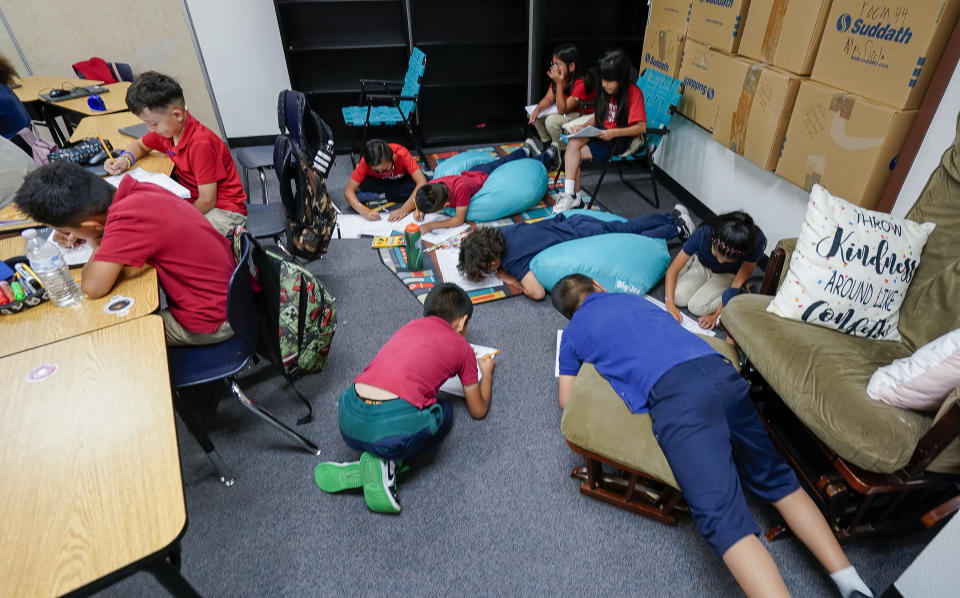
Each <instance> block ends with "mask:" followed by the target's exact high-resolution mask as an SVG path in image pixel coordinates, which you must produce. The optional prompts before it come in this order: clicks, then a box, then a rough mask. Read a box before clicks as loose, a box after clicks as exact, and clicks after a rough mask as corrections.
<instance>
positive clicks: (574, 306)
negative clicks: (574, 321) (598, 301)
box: [550, 274, 596, 320]
mask: <svg viewBox="0 0 960 598" xmlns="http://www.w3.org/2000/svg"><path fill="white" fill-rule="evenodd" d="M595 292H596V289H595V288H594V287H593V279H592V278H590V277H589V276H585V275H583V274H569V275H567V276H564V277H563V278H561V279H560V280H559V282H557V284H555V285H553V290H551V291H550V302H551V303H553V306H554V307H555V308H556V309H557V311H558V312H560V313H561V314H563V317H565V318H566V319H568V320H569V319H570V318H572V317H573V314H574V312H576V311H577V310H578V309H579V308H580V304H581V303H583V300H584V299H586V298H587V295H590V294H591V293H595Z"/></svg>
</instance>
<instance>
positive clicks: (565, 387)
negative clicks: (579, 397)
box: [557, 376, 577, 409]
mask: <svg viewBox="0 0 960 598" xmlns="http://www.w3.org/2000/svg"><path fill="white" fill-rule="evenodd" d="M576 379H577V377H576V376H560V390H559V392H558V393H557V395H558V397H557V398H558V400H559V402H560V408H561V409H566V408H567V401H569V400H570V392H571V391H572V390H573V381H574V380H576Z"/></svg>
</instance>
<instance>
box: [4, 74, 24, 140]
mask: <svg viewBox="0 0 960 598" xmlns="http://www.w3.org/2000/svg"><path fill="white" fill-rule="evenodd" d="M28 126H30V115H29V114H27V109H26V108H25V107H24V106H23V102H21V101H20V98H18V97H17V95H16V94H15V93H13V90H12V89H10V88H9V87H7V86H6V85H0V135H3V136H4V137H6V138H7V139H12V138H13V137H14V136H15V135H16V134H17V132H18V131H20V129H23V128H24V127H28Z"/></svg>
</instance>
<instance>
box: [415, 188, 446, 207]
mask: <svg viewBox="0 0 960 598" xmlns="http://www.w3.org/2000/svg"><path fill="white" fill-rule="evenodd" d="M449 199H450V188H449V187H447V186H446V185H444V184H443V183H427V184H426V185H421V186H420V188H419V189H417V194H416V196H414V198H413V203H415V204H416V205H417V209H418V210H420V211H421V212H423V213H425V214H429V213H430V212H439V211H440V208H442V207H443V204H445V203H447V201H449Z"/></svg>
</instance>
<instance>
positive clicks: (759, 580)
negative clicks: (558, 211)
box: [550, 274, 873, 598]
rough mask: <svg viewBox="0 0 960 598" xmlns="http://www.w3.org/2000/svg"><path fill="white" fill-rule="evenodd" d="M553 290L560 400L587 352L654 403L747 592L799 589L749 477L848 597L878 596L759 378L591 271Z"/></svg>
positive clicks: (627, 390) (695, 501)
mask: <svg viewBox="0 0 960 598" xmlns="http://www.w3.org/2000/svg"><path fill="white" fill-rule="evenodd" d="M550 299H551V301H552V302H553V305H554V307H556V308H557V311H559V312H560V313H561V314H563V315H564V316H565V317H567V318H569V319H570V324H568V325H567V328H566V330H564V332H563V339H562V340H561V341H560V350H559V362H560V382H559V397H558V398H559V401H560V408H561V409H562V408H564V407H565V406H566V404H567V400H568V399H569V397H570V392H571V390H572V388H573V383H574V380H575V379H576V376H577V373H578V372H579V371H580V366H581V365H582V364H583V362H585V361H586V362H590V363H592V364H593V365H594V366H595V367H596V368H597V371H598V372H599V373H600V374H601V375H602V376H603V377H604V378H606V379H607V381H608V382H610V384H611V386H613V388H614V390H616V391H617V393H618V394H619V395H620V396H621V397H623V400H624V402H625V403H626V404H627V406H628V407H629V408H630V410H631V411H632V412H634V413H641V412H645V411H649V413H650V417H651V418H652V419H653V432H654V436H656V438H657V441H658V442H659V443H660V448H661V449H662V450H663V454H664V456H666V458H667V462H668V463H669V464H670V469H671V470H672V471H673V474H674V477H675V478H676V480H677V482H679V483H680V488H681V490H683V495H684V497H685V498H686V500H687V504H688V505H689V506H690V512H691V513H692V514H693V518H694V521H695V522H696V524H697V528H698V529H699V530H700V533H701V534H703V537H704V538H705V539H706V540H707V542H709V543H710V546H711V547H713V549H714V551H715V552H716V553H717V555H718V556H719V557H720V558H721V559H723V562H724V564H725V565H726V566H727V568H728V569H729V570H730V572H731V573H732V574H733V576H734V578H736V580H737V583H738V584H740V587H741V588H742V589H743V591H744V593H745V594H746V595H747V596H763V597H778V596H789V592H788V591H787V587H786V585H785V584H784V582H783V579H782V578H781V577H780V572H779V570H778V569H777V565H776V563H774V561H773V558H771V556H770V554H769V553H768V552H767V550H766V549H765V548H764V546H763V544H761V543H760V540H759V539H757V534H758V533H759V531H760V530H759V528H758V527H757V524H756V522H754V520H753V517H752V516H751V515H750V511H749V509H748V508H747V503H746V500H745V499H744V495H743V490H742V489H741V481H742V483H743V484H744V485H746V487H747V488H749V489H750V490H751V491H752V492H753V493H754V494H756V495H757V496H759V497H760V498H762V499H764V500H767V501H769V502H771V503H772V504H773V506H774V507H775V508H776V509H777V510H778V511H779V512H780V514H781V515H782V516H783V518H784V520H785V521H786V523H787V525H789V526H790V529H791V530H792V531H793V533H794V534H795V535H796V536H797V538H799V539H800V541H801V542H803V543H804V544H805V545H806V546H807V548H809V549H810V551H811V552H812V553H813V555H814V556H815V557H816V558H817V560H819V561H820V563H821V564H822V565H823V566H824V567H825V568H826V569H827V571H828V572H829V573H830V577H831V578H832V579H833V581H834V583H836V585H837V589H838V590H839V591H840V594H841V595H842V596H843V597H844V598H854V597H861V596H873V594H872V593H871V591H870V589H869V588H868V587H867V586H866V584H864V582H863V580H862V579H860V576H859V575H858V574H857V572H856V569H854V568H853V566H852V565H850V561H849V560H847V557H846V555H845V554H844V552H843V550H842V549H841V548H840V545H839V544H838V543H837V540H836V538H835V537H834V535H833V532H831V531H830V527H829V525H827V522H826V520H825V519H824V518H823V515H822V514H821V513H820V511H819V510H818V509H817V507H816V505H815V504H814V503H813V501H812V500H811V499H810V497H809V496H808V495H807V493H806V492H804V491H803V489H802V488H800V483H799V481H798V480H797V476H796V474H794V472H793V470H792V469H791V468H790V466H789V465H788V464H787V462H786V461H785V460H784V459H783V457H782V456H780V454H779V453H778V452H777V450H776V449H775V448H774V446H773V443H771V442H770V438H769V437H768V436H767V432H766V430H764V428H763V423H762V422H761V421H760V417H759V416H758V415H757V412H756V411H755V410H754V408H753V404H752V403H751V402H750V398H749V396H748V392H749V390H750V385H749V384H748V383H747V381H746V380H744V379H743V377H742V376H740V374H739V373H738V372H737V370H736V369H735V368H734V367H733V365H731V363H730V362H729V361H728V360H727V359H726V358H724V357H722V356H721V355H720V354H718V353H717V352H716V351H714V350H713V349H712V348H711V347H710V345H708V344H707V343H706V342H705V341H704V340H703V339H701V338H699V337H698V336H697V335H695V334H693V333H691V332H688V331H687V330H685V329H684V328H683V327H682V326H680V324H678V323H677V322H676V320H674V319H673V317H672V316H671V314H669V313H667V312H665V311H664V310H662V309H660V308H658V307H657V306H655V305H653V304H652V303H650V302H649V301H647V300H646V299H644V298H643V297H640V296H637V295H631V294H627V293H606V292H604V289H603V288H601V287H600V285H598V284H597V283H596V282H594V280H593V279H591V278H589V277H587V276H584V275H582V274H572V275H570V276H567V277H565V278H562V279H561V280H560V282H558V283H557V284H556V286H554V287H553V290H552V291H551V292H550ZM738 471H739V472H742V474H743V477H742V480H741V477H740V475H738Z"/></svg>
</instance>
